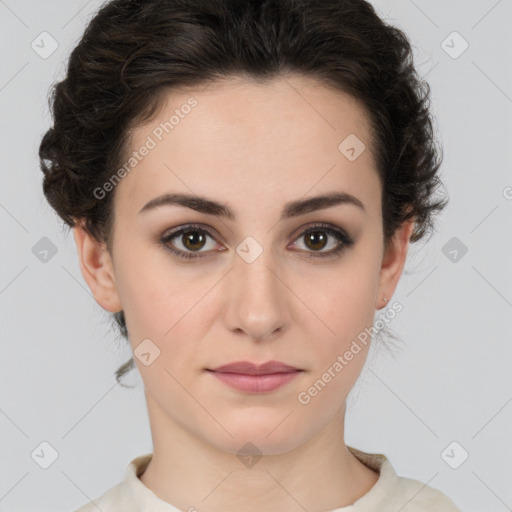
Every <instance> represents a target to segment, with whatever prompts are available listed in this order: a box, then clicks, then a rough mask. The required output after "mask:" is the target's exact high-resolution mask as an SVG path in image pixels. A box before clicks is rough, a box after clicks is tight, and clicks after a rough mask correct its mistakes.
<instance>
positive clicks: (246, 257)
mask: <svg viewBox="0 0 512 512" xmlns="http://www.w3.org/2000/svg"><path fill="white" fill-rule="evenodd" d="M236 253H237V254H236V255H235V257H234V263H233V265H234V268H233V271H232V272H230V282H229V288H230V289H231V293H229V297H230V301H229V304H228V309H229V314H228V319H229V324H230V327H231V328H232V329H241V330H243V331H245V332H246V333H247V334H248V335H249V336H250V337H251V338H265V337H267V336H269V335H271V334H272V333H273V332H274V331H275V330H276V329H282V328H283V327H284V326H285V325H286V324H287V322H288V306H287V304H286V287H285V286H284V285H283V283H282V282H281V280H280V279H279V278H278V277H277V275H279V270H278V269H277V267H278V266H279V265H276V260H275V258H274V255H273V251H272V250H271V249H270V248H264V247H262V246H261V244H259V243H258V242H257V241H256V240H255V239H254V238H253V237H250V236H249V237H247V238H246V239H245V240H243V241H242V242H241V243H240V244H239V245H238V247H237V249H236ZM276 274H277V275H276Z"/></svg>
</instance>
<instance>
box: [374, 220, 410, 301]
mask: <svg viewBox="0 0 512 512" xmlns="http://www.w3.org/2000/svg"><path fill="white" fill-rule="evenodd" d="M413 229H414V219H412V220H407V221H404V222H403V223H402V225H401V226H400V227H399V228H398V229H397V230H396V232H395V234H394V236H393V238H392V240H391V241H390V243H389V246H388V247H387V248H386V249H385V251H384V255H383V258H382V266H381V270H380V279H379V290H378V294H377V298H378V299H377V304H376V305H375V307H376V308H377V309H382V308H383V307H385V306H386V305H387V304H389V301H390V299H391V297H392V296H393V293H395V289H396V287H397V285H398V281H399V279H400V276H401V275H402V271H403V269H404V266H405V260H406V258H407V250H408V248H409V241H410V238H411V234H412V231H413ZM384 297H386V298H387V299H388V300H387V301H384V300H383V298H384Z"/></svg>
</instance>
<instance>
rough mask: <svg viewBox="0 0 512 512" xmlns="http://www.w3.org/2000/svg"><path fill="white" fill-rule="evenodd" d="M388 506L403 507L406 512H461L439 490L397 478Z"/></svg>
mask: <svg viewBox="0 0 512 512" xmlns="http://www.w3.org/2000/svg"><path fill="white" fill-rule="evenodd" d="M387 501H388V503H387V505H388V506H390V507H391V506H392V507H396V506H398V505H399V506H400V507H405V510H407V512H461V510H460V509H459V508H458V507H457V505H456V504H455V503H454V502H453V501H452V500H451V499H450V498H449V497H448V496H446V495H445V494H443V493H442V492H441V491H440V490H439V489H436V488H434V487H430V486H428V485H426V484H424V483H422V482H420V481H419V480H415V479H413V478H406V477H402V476H399V477H397V479H396V480H395V483H394V485H393V488H392V491H391V492H390V494H389V496H388V500H387Z"/></svg>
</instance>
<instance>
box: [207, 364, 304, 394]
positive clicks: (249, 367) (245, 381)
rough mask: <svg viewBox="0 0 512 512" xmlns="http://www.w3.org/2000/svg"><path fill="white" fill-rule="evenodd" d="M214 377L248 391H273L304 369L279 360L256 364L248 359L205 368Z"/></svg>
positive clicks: (240, 389)
mask: <svg viewBox="0 0 512 512" xmlns="http://www.w3.org/2000/svg"><path fill="white" fill-rule="evenodd" d="M207 371H208V372H210V373H211V374H212V375H213V376H214V377H216V378H217V379H218V380H220V381H221V382H223V383H224V384H226V385H228V386H229V387H231V388H234V389H237V390H239V391H244V392H248V393H265V392H270V391H274V390H276V389H278V388H280V387H282V386H284V385H285V384H287V383H289V382H291V381H292V380H293V379H294V378H295V377H297V376H298V375H299V374H300V373H301V372H303V371H304V370H302V369H300V368H296V367H294V366H290V365H287V364H285V363H281V362H279V361H268V362H266V363H264V364H261V365H257V364H255V363H251V362H249V361H237V362H234V363H230V364H226V365H222V366H218V367H217V368H214V369H210V368H207Z"/></svg>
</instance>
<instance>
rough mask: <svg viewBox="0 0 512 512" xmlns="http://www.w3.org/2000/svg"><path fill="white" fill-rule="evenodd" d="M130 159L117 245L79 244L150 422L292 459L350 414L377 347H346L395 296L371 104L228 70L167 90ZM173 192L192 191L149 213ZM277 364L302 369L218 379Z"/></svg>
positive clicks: (296, 81)
mask: <svg viewBox="0 0 512 512" xmlns="http://www.w3.org/2000/svg"><path fill="white" fill-rule="evenodd" d="M187 105H188V106H187ZM173 115H174V118H172V116H173ZM171 118H172V119H171ZM170 120H171V121H170ZM166 122H167V123H168V124H167V125H166V124H165V123H166ZM351 134H354V135H355V136H357V139H359V141H360V142H362V143H363V144H364V145H365V149H364V150H363V151H362V152H361V148H362V146H360V145H358V144H360V142H357V139H354V138H352V139H348V141H352V144H348V148H347V143H345V145H343V144H342V146H341V149H340V148H339V145H340V143H342V142H343V141H344V140H345V139H346V138H347V137H348V136H349V135H351ZM352 137H353V136H352ZM354 140H356V142H357V144H355V145H354ZM143 146H145V147H146V148H149V149H148V150H141V149H140V148H142V147H143ZM350 147H354V148H355V151H351V150H350V149H349V148H350ZM133 151H137V152H138V156H137V157H136V158H137V163H136V165H134V166H133V167H131V168H130V170H129V172H126V174H125V175H124V177H123V178H122V179H121V181H120V182H119V183H118V184H117V185H116V186H115V196H114V212H115V222H114V230H113V239H112V241H113V251H112V255H110V254H109V253H106V252H98V253H97V254H101V255H102V256H101V258H97V260H96V261H98V262H99V263H98V264H97V265H95V266H94V265H89V266H88V263H87V258H88V256H87V254H90V255H92V254H93V253H94V251H95V250H96V249H97V250H98V251H102V250H103V251H104V248H103V247H99V246H96V245H94V243H93V242H91V241H90V240H89V239H88V238H87V237H85V238H81V236H82V235H80V234H79V233H77V234H76V235H75V236H76V240H77V243H78V246H79V249H80V251H81V255H82V262H81V265H82V271H83V272H84V276H85V277H86V279H87V281H88V283H89V285H90V286H91V289H92V290H93V292H94V295H95V297H96V299H97V301H98V302H99V303H100V304H101V305H102V306H103V307H104V308H106V309H108V310H109V311H119V310H121V309H122V310H124V312H125V317H126V321H127V327H128V331H129V334H130V343H131V345H132V348H133V350H134V352H135V357H134V360H135V362H136V364H137V366H138V369H139V371H140V374H141V376H142V379H143V381H144V384H145V391H146V395H147V398H148V405H149V404H151V409H152V420H153V421H159V422H166V423H167V424H169V425H171V424H172V425H179V426H180V427H182V428H184V429H186V430H187V431H188V432H191V433H192V434H193V435H195V436H197V438H200V439H201V440H203V441H205V442H207V443H209V444H210V445H214V446H216V447H218V448H221V449H223V450H225V451H228V452H231V453H235V452H236V451H237V450H239V449H240V447H241V446H243V445H244V444H245V443H246V442H249V441H250V442H252V443H253V444H254V445H256V446H257V447H258V448H259V449H260V450H261V451H262V452H265V453H280V452H285V451H287V450H290V449H292V448H294V447H296V446H298V445H300V444H301V443H304V442H306V441H307V440H308V439H310V438H312V437H313V436H314V435H315V434H317V433H318V432H320V431H322V429H324V428H325V427H326V426H327V425H329V424H331V423H332V422H336V421H342V413H343V411H344V406H345V399H346V397H347V394H348V393H349V391H350V390H351V388H352V387H353V385H354V383H355V381H356V379H357V377H358V376H359V374H360V372H361V370H362V367H363V365H364V362H365V359H366V355H367V351H368V344H366V345H364V344H362V343H359V346H360V350H359V352H357V354H355V355H353V357H352V358H351V360H349V361H347V360H346V359H344V361H345V364H341V363H340V359H339V356H342V357H343V355H344V354H345V353H346V352H347V351H348V350H349V349H350V347H351V346H353V342H354V340H356V339H357V336H358V335H359V334H360V333H362V332H364V331H365V328H370V327H371V326H372V325H373V320H374V314H375V310H376V308H379V307H382V305H383V303H382V300H381V299H382V296H384V295H385V296H387V297H388V298H390V297H391V295H392V293H393V291H394V289H395V286H396V284H397V280H398V278H399V275H400V272H401V270H402V265H403V259H404V257H405V253H404V252H405V248H406V242H407V239H408V237H409V235H410V230H408V231H405V232H404V233H405V234H404V237H403V238H401V239H398V243H397V245H396V246H395V251H394V252H391V251H390V252H389V254H388V255H387V256H386V254H387V253H386V252H385V251H384V246H383V235H382V215H381V184H380V181H379V178H378V175H377V171H376V168H375V162H374V157H373V148H372V147H371V144H370V132H369V123H368V119H367V117H366V114H365V112H364V111H363V109H362V108H361V106H360V105H359V104H357V103H356V102H355V101H354V100H353V99H352V98H351V97H350V96H347V95H344V94H342V93H340V92H337V91H334V90H331V89H328V88H326V87H324V86H322V85H321V84H319V83H317V82H315V81H314V80H312V79H308V78H305V77H298V76H291V77H287V78H286V79H284V78H283V79H275V80H274V81H272V82H268V83H265V84H256V83H252V82H248V81H242V80H231V81H229V82H224V83H222V84H220V83H218V84H215V85H210V86H209V87H207V88H198V89H195V90H193V91H192V90H190V91H188V92H180V93H177V92H171V93H169V94H168V96H166V102H165V103H164V104H163V105H162V108H161V110H160V111H159V112H158V114H157V117H155V118H154V119H153V120H152V121H151V122H149V123H147V124H145V125H143V126H138V127H137V128H136V129H135V130H134V131H133V133H132V137H131V140H130V150H129V154H132V152H133ZM359 153H360V154H359ZM143 154H144V155H143ZM349 157H350V158H349ZM354 157H355V158H354ZM133 163H134V162H132V164H133ZM128 167H129V166H128ZM128 167H127V168H128ZM165 194H186V195H190V196H192V199H189V200H188V206H187V205H185V204H179V203H165V202H161V201H160V203H159V204H158V205H156V206H155V205H154V203H153V207H151V204H150V203H151V202H152V201H154V200H155V199H156V198H159V197H161V196H163V195H165ZM332 194H339V196H338V200H332V201H331V202H330V203H329V202H325V201H324V202H322V201H321V200H318V201H317V202H311V199H312V198H314V197H317V196H327V195H332ZM340 197H341V198H342V199H343V198H345V199H344V200H341V201H340V200H339V198H340ZM198 198H201V199H206V200H208V201H211V202H215V203H219V204H221V205H224V206H223V208H224V209H226V210H227V209H229V212H230V215H223V214H221V213H222V212H223V210H222V208H221V207H219V206H215V205H212V203H206V205H207V206H208V208H206V207H205V204H204V203H202V202H201V201H199V200H198ZM347 198H349V199H347ZM305 201H306V202H305ZM308 201H309V202H308ZM301 204H302V207H301ZM411 227H412V226H411ZM402 241H403V243H402ZM86 244H90V245H89V246H87V245H86ZM86 247H90V249H91V250H90V251H89V253H87V250H86V249H84V248H86ZM91 258H92V256H91ZM91 258H90V259H91ZM271 360H272V361H279V362H282V363H285V364H287V365H289V366H292V367H295V368H297V369H299V370H301V371H299V372H294V373H293V375H292V377H291V379H290V380H288V381H287V382H286V383H284V384H282V385H281V386H280V387H277V388H276V389H273V390H267V391H260V392H257V391H254V390H253V391H242V390H240V389H235V388H233V387H232V386H231V385H228V384H226V383H225V382H224V381H223V380H221V379H220V378H218V376H216V375H215V374H214V373H213V372H211V371H209V370H211V369H214V368H216V367H219V366H221V365H225V364H228V363H232V362H236V361H250V362H253V363H255V364H260V363H264V362H267V361H271ZM336 362H338V364H336ZM340 365H341V366H342V369H340ZM329 369H330V379H328V376H327V377H326V376H325V374H326V372H327V373H329ZM319 379H321V380H322V382H323V385H321V386H319V385H318V381H319ZM246 380H251V382H254V381H255V379H251V378H248V379H246ZM258 380H259V381H262V380H263V379H261V378H259V379H258ZM268 381H269V380H267V382H268ZM315 383H317V388H316V389H317V391H316V393H315V392H314V391H308V390H311V388H312V386H314V385H315ZM285 418H286V419H285Z"/></svg>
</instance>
